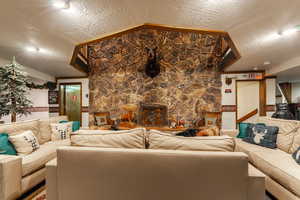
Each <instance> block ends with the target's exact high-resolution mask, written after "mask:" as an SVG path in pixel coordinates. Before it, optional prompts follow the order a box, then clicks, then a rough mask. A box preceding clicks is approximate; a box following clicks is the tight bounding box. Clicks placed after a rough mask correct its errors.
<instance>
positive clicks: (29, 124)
mask: <svg viewBox="0 0 300 200" xmlns="http://www.w3.org/2000/svg"><path fill="white" fill-rule="evenodd" d="M25 131H32V133H33V134H34V135H35V136H36V137H37V139H38V140H39V143H41V139H40V129H39V120H29V121H21V122H15V123H11V124H3V125H0V133H7V134H8V135H18V134H20V133H23V132H25Z"/></svg>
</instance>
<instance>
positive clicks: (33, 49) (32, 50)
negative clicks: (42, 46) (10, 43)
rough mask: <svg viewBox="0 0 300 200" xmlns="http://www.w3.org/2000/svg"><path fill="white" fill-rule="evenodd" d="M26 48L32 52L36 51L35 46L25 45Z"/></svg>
mask: <svg viewBox="0 0 300 200" xmlns="http://www.w3.org/2000/svg"><path fill="white" fill-rule="evenodd" d="M26 50H27V51H29V52H34V51H37V48H35V47H26Z"/></svg>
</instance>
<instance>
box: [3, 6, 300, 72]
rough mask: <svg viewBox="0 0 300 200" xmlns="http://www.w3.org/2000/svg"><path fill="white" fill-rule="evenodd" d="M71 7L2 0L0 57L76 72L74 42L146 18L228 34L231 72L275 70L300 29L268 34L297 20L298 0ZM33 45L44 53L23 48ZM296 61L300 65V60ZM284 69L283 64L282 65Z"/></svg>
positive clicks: (293, 51)
mask: <svg viewBox="0 0 300 200" xmlns="http://www.w3.org/2000/svg"><path fill="white" fill-rule="evenodd" d="M71 3H72V4H71V9H70V10H59V9H57V8H55V7H53V4H52V2H51V1H50V0H26V1H25V0H22V1H20V0H6V1H2V2H1V7H0V26H1V33H0V57H3V58H9V57H11V56H12V55H16V56H17V59H18V61H19V62H21V63H23V64H24V65H27V66H31V67H33V68H35V69H38V70H40V71H43V72H46V73H49V74H52V75H54V76H75V75H82V73H80V72H78V71H77V70H75V69H73V68H72V67H71V66H70V65H69V62H70V58H71V55H72V51H73V48H74V46H75V45H76V44H77V43H81V42H84V41H86V40H90V39H93V38H97V37H99V36H102V35H105V34H109V33H111V32H116V31H119V30H122V29H126V28H128V27H131V26H136V25H139V24H143V23H145V22H150V23H158V24H167V25H171V26H180V27H190V28H203V29H216V30H224V31H227V32H229V34H230V36H231V38H232V40H233V41H234V42H235V44H236V46H237V48H238V49H239V51H240V53H241V55H242V58H241V59H240V60H239V61H238V62H237V63H235V64H234V65H232V66H231V67H230V68H229V70H249V69H253V67H258V68H259V69H263V66H262V64H263V63H264V61H271V62H272V64H271V65H270V66H268V68H275V67H278V66H280V65H281V64H282V63H287V62H288V61H289V60H290V59H294V60H295V58H296V57H297V56H300V55H299V52H300V42H299V41H300V33H296V34H294V35H292V36H283V37H281V38H279V39H278V38H277V39H269V36H270V35H272V34H274V33H276V32H278V31H280V30H282V29H286V28H290V27H293V26H295V25H298V24H300V13H299V7H300V1H299V0H288V1H284V0H275V1H274V0H249V1H246V0H72V1H71ZM27 46H37V47H39V48H41V49H44V51H40V52H38V53H37V52H36V53H32V52H27V51H26V50H24V48H25V47H27ZM299 64H300V63H299ZM281 67H282V66H281Z"/></svg>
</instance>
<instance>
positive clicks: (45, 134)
mask: <svg viewBox="0 0 300 200" xmlns="http://www.w3.org/2000/svg"><path fill="white" fill-rule="evenodd" d="M39 128H40V138H41V144H44V143H46V142H49V141H50V140H51V134H52V131H51V126H50V120H49V119H45V120H40V121H39Z"/></svg>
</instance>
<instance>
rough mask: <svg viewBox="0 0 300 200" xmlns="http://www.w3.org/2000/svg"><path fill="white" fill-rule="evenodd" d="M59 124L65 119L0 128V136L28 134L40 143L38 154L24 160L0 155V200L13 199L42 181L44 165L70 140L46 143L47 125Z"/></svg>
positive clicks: (23, 157) (47, 138)
mask: <svg viewBox="0 0 300 200" xmlns="http://www.w3.org/2000/svg"><path fill="white" fill-rule="evenodd" d="M60 120H67V117H66V116H59V117H53V118H50V119H49V120H31V121H23V122H17V123H13V124H4V125H0V133H8V134H9V135H16V134H19V133H22V132H24V131H27V130H31V131H32V132H33V133H34V134H35V136H36V137H37V138H38V140H39V143H40V148H39V149H38V150H36V151H34V152H33V153H31V154H29V155H26V156H22V157H21V156H9V155H0V200H11V199H16V198H17V197H20V196H21V195H22V194H23V193H25V192H26V191H28V190H30V189H31V188H32V187H34V186H36V185H37V184H39V183H41V182H42V181H43V180H45V171H46V170H45V164H46V163H47V162H48V161H50V160H52V159H54V158H55V157H56V149H57V147H61V146H66V145H70V140H62V141H55V142H51V141H50V140H51V129H50V123H57V122H59V121H60Z"/></svg>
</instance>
